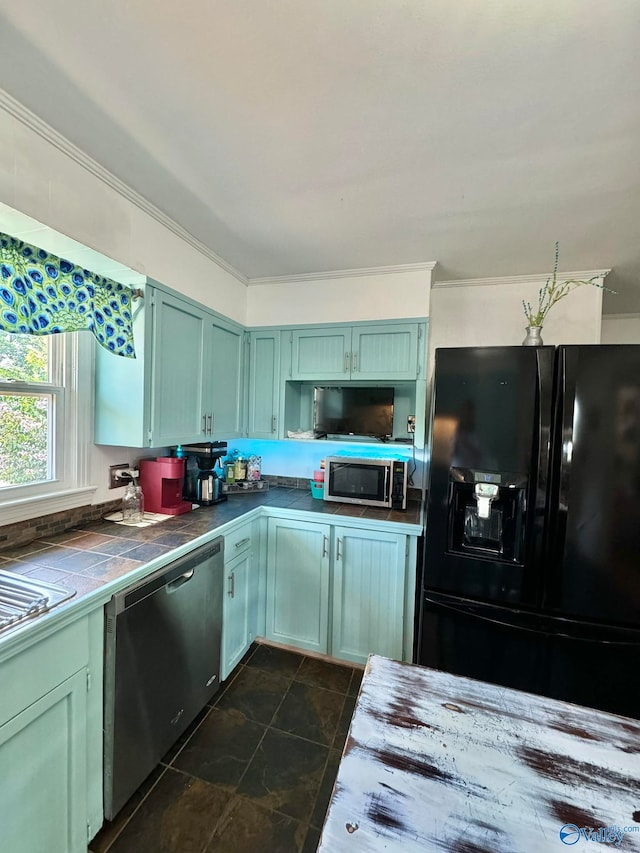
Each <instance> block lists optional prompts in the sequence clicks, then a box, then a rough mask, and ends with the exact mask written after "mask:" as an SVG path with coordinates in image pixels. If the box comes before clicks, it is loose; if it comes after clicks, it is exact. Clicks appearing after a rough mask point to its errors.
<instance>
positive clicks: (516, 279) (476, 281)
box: [432, 270, 611, 288]
mask: <svg viewBox="0 0 640 853" xmlns="http://www.w3.org/2000/svg"><path fill="white" fill-rule="evenodd" d="M610 272H611V270H579V271H578V272H562V273H558V274H557V276H556V278H557V280H558V281H568V280H569V279H587V278H604V277H605V276H607V275H608V274H609V273H610ZM550 278H551V275H549V273H536V274H535V275H505V276H501V277H499V278H464V279H459V280H457V281H436V282H434V283H433V285H432V287H434V288H436V287H437V288H442V287H480V286H483V285H484V286H486V285H493V284H541V285H544V284H546V282H547V281H548V280H549V279H550Z"/></svg>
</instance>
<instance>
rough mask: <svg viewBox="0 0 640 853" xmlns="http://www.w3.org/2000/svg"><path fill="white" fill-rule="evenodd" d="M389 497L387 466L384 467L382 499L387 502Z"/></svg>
mask: <svg viewBox="0 0 640 853" xmlns="http://www.w3.org/2000/svg"><path fill="white" fill-rule="evenodd" d="M390 497H391V495H390V494H389V466H388V465H385V466H384V499H385V501H388V500H389V498H390Z"/></svg>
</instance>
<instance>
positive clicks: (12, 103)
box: [0, 88, 248, 285]
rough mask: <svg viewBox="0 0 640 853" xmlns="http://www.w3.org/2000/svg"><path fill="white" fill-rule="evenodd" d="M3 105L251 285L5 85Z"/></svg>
mask: <svg viewBox="0 0 640 853" xmlns="http://www.w3.org/2000/svg"><path fill="white" fill-rule="evenodd" d="M0 108H1V109H3V110H4V111H5V112H7V113H9V115H11V116H13V118H15V119H17V120H18V121H19V122H21V123H22V124H24V125H25V126H26V127H28V128H29V129H30V130H32V131H33V132H34V133H37V134H38V136H40V137H41V138H42V139H44V140H45V141H46V142H48V143H49V144H50V145H53V146H54V148H57V149H58V151H61V152H62V153H63V154H65V155H66V156H67V157H69V158H70V159H71V160H73V161H74V162H76V163H77V164H78V165H79V166H82V168H83V169H85V170H86V171H87V172H90V173H91V174H92V175H93V176H94V177H96V178H98V180H100V181H102V182H103V183H104V184H106V185H107V186H108V187H110V188H111V189H112V190H114V191H115V192H117V193H118V194H119V195H121V196H122V197H123V198H125V199H126V200H127V201H129V202H131V204H133V205H135V206H136V207H137V208H138V209H139V210H141V211H142V212H143V213H146V214H147V216H150V217H151V218H152V219H155V220H156V222H158V223H160V225H162V226H163V227H164V228H167V229H168V230H169V231H171V232H172V233H173V234H175V235H176V237H179V238H180V239H181V240H183V241H184V242H185V243H188V244H189V245H190V246H191V247H192V248H194V249H196V251H198V252H200V253H201V254H202V255H205V257H207V258H209V260H211V261H213V262H214V263H215V264H217V265H218V266H220V267H222V269H224V270H226V271H227V272H228V273H230V274H231V275H232V276H233V277H234V278H236V279H237V280H238V281H239V282H241V283H242V284H245V285H246V284H248V279H247V277H246V276H245V275H243V274H242V273H241V272H239V271H238V270H237V269H236V268H235V267H233V266H232V265H231V264H230V263H228V262H227V261H225V260H224V258H221V257H220V255H217V254H216V253H215V252H214V251H213V250H212V249H210V248H209V247H208V246H205V244H204V243H202V242H201V241H200V240H198V239H197V237H194V236H193V234H190V233H189V232H188V231H187V230H186V229H185V228H183V227H182V226H181V225H179V224H178V223H177V222H176V221H175V220H174V219H171V217H169V216H167V215H166V213H163V212H162V211H161V210H160V208H158V207H156V206H155V205H154V204H152V203H151V202H150V201H148V200H147V199H146V198H145V197H144V196H142V195H140V193H137V192H136V191H135V190H133V189H132V188H131V187H130V186H128V185H127V184H125V183H124V181H121V180H120V178H117V177H116V176H115V175H114V174H113V173H112V172H110V171H109V170H108V169H105V168H104V166H101V165H100V164H99V163H98V162H97V161H96V160H94V159H93V158H92V157H89V155H88V154H85V152H84V151H82V150H81V149H80V148H78V147H77V146H76V145H74V144H73V142H71V141H70V140H68V139H67V138H66V137H65V136H63V135H62V134H61V133H58V131H57V130H55V129H54V128H53V127H51V125H50V124H47V122H45V121H44V120H43V119H41V118H39V116H37V115H36V114H35V113H33V112H31V110H30V109H28V108H27V107H25V106H24V104H21V103H20V101H17V100H16V99H15V98H14V97H13V96H12V95H10V94H9V93H8V92H5V91H4V89H1V88H0Z"/></svg>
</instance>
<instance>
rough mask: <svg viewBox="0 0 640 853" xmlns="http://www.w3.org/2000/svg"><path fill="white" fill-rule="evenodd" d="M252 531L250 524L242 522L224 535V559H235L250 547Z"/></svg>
mask: <svg viewBox="0 0 640 853" xmlns="http://www.w3.org/2000/svg"><path fill="white" fill-rule="evenodd" d="M251 539H252V531H251V525H250V524H244V525H243V526H242V527H238V528H237V529H236V530H232V531H231V533H225V536H224V561H225V563H228V562H229V561H230V560H235V558H236V557H237V556H239V555H240V554H244V552H245V551H248V550H249V548H251Z"/></svg>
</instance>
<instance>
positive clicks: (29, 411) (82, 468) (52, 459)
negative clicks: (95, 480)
mask: <svg viewBox="0 0 640 853" xmlns="http://www.w3.org/2000/svg"><path fill="white" fill-rule="evenodd" d="M92 352H93V339H92V338H91V336H90V335H88V334H86V333H77V332H75V333H65V334H59V335H47V336H42V337H40V336H36V335H16V334H10V333H8V332H3V331H2V330H0V507H1V517H2V522H1V523H10V522H12V521H18V520H21V519H24V518H33V517H35V516H38V515H43V514H46V513H48V512H56V511H59V510H63V509H69V508H71V507H72V506H78V505H81V504H83V503H87V502H88V498H87V495H88V494H90V492H91V491H92V490H91V489H87V488H86V482H87V467H88V466H87V461H88V447H89V429H90V417H89V412H90V411H91V394H90V377H91V365H92Z"/></svg>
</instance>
